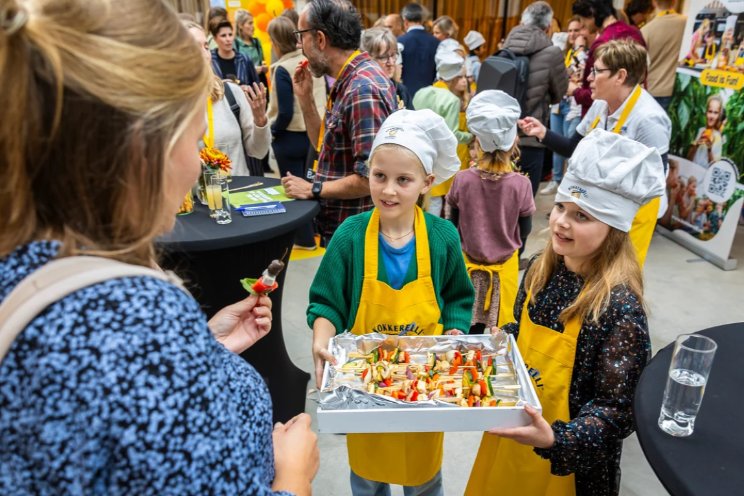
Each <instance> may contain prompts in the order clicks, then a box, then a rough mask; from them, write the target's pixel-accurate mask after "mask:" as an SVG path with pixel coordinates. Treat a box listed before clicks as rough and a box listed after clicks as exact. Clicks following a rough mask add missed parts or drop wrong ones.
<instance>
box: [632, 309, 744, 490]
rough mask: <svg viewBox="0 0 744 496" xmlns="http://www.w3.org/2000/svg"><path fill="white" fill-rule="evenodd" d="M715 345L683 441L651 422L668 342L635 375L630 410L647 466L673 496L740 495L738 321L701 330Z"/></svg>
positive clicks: (743, 480)
mask: <svg viewBox="0 0 744 496" xmlns="http://www.w3.org/2000/svg"><path fill="white" fill-rule="evenodd" d="M696 334H702V335H703V336H707V337H709V338H711V339H713V340H714V341H715V342H716V343H717V344H718V348H717V349H716V355H715V358H714V359H713V367H712V368H711V371H710V376H709V377H708V382H707V384H706V386H705V394H704V396H703V402H702V404H701V406H700V412H699V413H698V416H697V418H696V420H695V430H694V432H693V433H692V435H691V436H689V437H674V436H670V435H669V434H667V433H665V432H664V431H662V430H661V429H659V426H658V424H657V421H658V419H659V411H660V410H661V402H662V397H663V394H664V387H665V385H666V379H667V375H668V373H669V364H670V362H671V360H672V351H673V350H674V343H672V344H670V345H669V346H667V347H666V348H664V349H662V350H661V351H659V352H658V353H657V354H656V356H655V357H654V358H653V359H652V360H651V361H650V362H649V364H648V365H647V366H646V369H645V370H644V371H643V374H642V375H641V379H640V381H639V383H638V387H637V388H636V393H635V401H634V405H633V411H634V413H635V417H636V424H637V425H636V428H637V432H638V440H639V441H640V444H641V448H642V449H643V453H644V454H645V455H646V458H647V459H648V462H649V464H650V465H651V467H652V468H653V469H654V472H656V475H657V477H658V478H659V480H660V481H661V483H662V484H663V485H664V487H665V488H666V489H667V491H669V493H670V494H672V495H673V496H687V495H690V496H692V495H704V496H714V495H726V496H730V495H734V494H744V456H743V455H744V423H743V422H742V420H744V418H743V417H742V411H743V410H744V394H742V392H743V391H744V389H743V387H742V377H744V375H743V374H742V364H743V363H744V360H742V358H743V357H744V322H740V323H738V324H728V325H723V326H718V327H712V328H710V329H705V330H702V331H700V332H697V333H696Z"/></svg>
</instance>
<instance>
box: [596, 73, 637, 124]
mask: <svg viewBox="0 0 744 496" xmlns="http://www.w3.org/2000/svg"><path fill="white" fill-rule="evenodd" d="M640 96H641V87H640V86H639V85H636V87H635V89H634V90H633V93H632V94H631V95H630V98H629V99H628V103H627V104H625V108H624V109H623V112H622V113H621V114H620V119H618V121H617V124H615V127H613V128H612V132H613V133H615V134H620V131H621V130H622V129H623V124H625V121H627V120H628V116H629V115H630V113H631V112H632V111H633V107H635V104H636V102H638V98H640ZM600 117H601V116H599V115H598V116H597V117H596V118H595V119H594V122H592V129H594V128H596V127H597V124H599V118H600ZM607 118H608V119H609V115H608V116H607Z"/></svg>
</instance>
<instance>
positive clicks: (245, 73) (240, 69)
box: [212, 48, 261, 85]
mask: <svg viewBox="0 0 744 496" xmlns="http://www.w3.org/2000/svg"><path fill="white" fill-rule="evenodd" d="M212 70H213V71H214V73H215V74H216V75H217V77H219V78H222V79H226V78H227V76H228V75H227V74H222V70H221V69H220V63H219V55H217V49H216V48H215V49H213V50H212ZM235 70H236V71H237V74H235V77H237V78H238V81H239V84H247V85H251V84H253V83H260V82H261V81H260V80H259V79H258V73H257V72H256V67H255V66H254V65H253V62H251V60H250V59H249V58H248V57H246V56H245V55H243V54H242V53H240V52H235Z"/></svg>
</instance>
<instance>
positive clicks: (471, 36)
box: [462, 31, 486, 50]
mask: <svg viewBox="0 0 744 496" xmlns="http://www.w3.org/2000/svg"><path fill="white" fill-rule="evenodd" d="M462 41H463V42H465V44H466V45H467V46H468V50H475V49H476V48H478V47H479V46H481V45H482V44H484V43H485V42H486V39H485V38H484V37H483V35H482V34H480V33H479V32H478V31H468V34H466V35H465V38H463V40H462Z"/></svg>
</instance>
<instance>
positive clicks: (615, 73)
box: [519, 40, 672, 267]
mask: <svg viewBox="0 0 744 496" xmlns="http://www.w3.org/2000/svg"><path fill="white" fill-rule="evenodd" d="M595 56H596V58H595V60H594V65H593V66H592V68H591V69H590V74H589V78H588V81H589V87H590V88H591V90H592V98H593V100H594V103H593V104H592V106H591V107H590V108H589V111H588V112H587V113H586V115H585V116H584V118H583V119H582V120H581V122H580V123H579V125H578V127H577V128H576V132H574V134H573V135H572V136H571V137H569V138H567V137H564V136H561V135H560V134H558V133H556V132H554V131H551V130H548V129H546V128H545V126H544V125H543V124H542V123H541V122H540V121H538V120H536V119H533V118H532V117H525V118H524V119H522V120H521V121H520V123H519V126H520V128H521V129H522V131H524V133H525V134H526V135H528V136H535V137H536V138H537V139H538V140H540V141H541V142H542V143H543V144H544V145H545V146H546V147H547V148H549V149H551V150H552V151H553V152H558V153H559V154H561V155H563V156H564V157H570V156H571V155H572V154H573V152H574V150H575V149H576V146H577V145H578V143H579V141H581V140H582V139H583V138H584V136H586V135H587V134H589V133H590V132H591V131H592V130H594V129H597V128H599V129H604V130H606V131H612V132H614V133H617V134H621V135H623V136H625V137H627V138H630V139H633V140H635V141H638V142H639V143H642V144H644V145H646V146H648V147H653V148H656V149H657V150H658V151H659V153H660V154H661V156H662V160H663V163H664V169H665V170H666V167H667V153H668V151H669V139H670V137H671V131H672V123H671V121H670V120H669V117H668V116H667V114H666V112H665V111H664V109H663V108H661V106H660V105H659V104H658V103H657V102H656V100H655V99H654V97H653V96H651V95H650V94H649V93H648V92H647V91H646V90H645V89H643V87H642V84H643V80H644V79H645V77H646V71H647V63H646V61H647V55H646V49H645V48H643V47H642V46H641V45H639V44H637V43H635V42H633V41H630V40H614V41H610V42H607V43H605V44H603V45H601V46H600V47H599V48H597V50H596V52H595ZM661 203H662V204H663V205H664V208H661V209H660V208H659V207H660V201H659V200H654V201H653V202H651V203H649V204H648V205H646V206H644V207H643V208H642V209H641V210H640V211H639V212H638V216H636V219H635V220H634V221H633V228H632V229H631V231H630V237H631V240H632V241H633V245H634V246H635V249H636V252H637V254H638V261H639V263H640V264H641V267H643V263H644V261H645V258H646V252H647V251H648V246H649V244H650V243H651V235H652V234H653V230H654V227H655V226H656V217H657V214H658V213H659V210H661V212H660V213H661V214H663V213H664V210H665V204H666V201H665V199H662V200H661Z"/></svg>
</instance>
